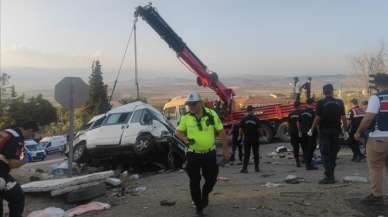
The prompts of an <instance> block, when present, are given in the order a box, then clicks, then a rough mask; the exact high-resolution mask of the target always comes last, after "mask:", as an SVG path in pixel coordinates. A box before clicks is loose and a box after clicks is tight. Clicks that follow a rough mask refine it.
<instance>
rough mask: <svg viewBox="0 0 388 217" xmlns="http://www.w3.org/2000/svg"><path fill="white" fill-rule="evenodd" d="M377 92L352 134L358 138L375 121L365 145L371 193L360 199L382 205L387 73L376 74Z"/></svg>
mask: <svg viewBox="0 0 388 217" xmlns="http://www.w3.org/2000/svg"><path fill="white" fill-rule="evenodd" d="M375 83H376V87H377V89H378V90H379V93H378V94H376V95H373V96H371V97H370V99H369V103H368V108H367V110H366V114H365V116H364V118H363V120H362V122H361V124H360V126H359V127H358V129H357V132H356V133H355V134H354V138H355V139H357V140H360V137H361V135H362V133H363V132H364V131H365V130H366V129H367V128H368V127H369V126H370V125H371V124H372V123H373V122H374V121H375V128H374V131H372V132H371V133H370V134H369V140H368V143H367V145H366V152H367V160H368V167H369V178H370V183H371V191H372V192H371V194H370V195H369V196H367V197H366V198H364V199H363V200H362V203H364V204H366V205H383V204H384V199H383V174H384V172H383V169H384V167H385V170H386V171H387V173H388V74H377V75H376V77H375Z"/></svg>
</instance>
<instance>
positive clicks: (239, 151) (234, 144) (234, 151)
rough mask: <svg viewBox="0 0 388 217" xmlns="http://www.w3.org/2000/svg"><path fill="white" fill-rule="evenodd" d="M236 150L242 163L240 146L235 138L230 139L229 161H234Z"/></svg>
mask: <svg viewBox="0 0 388 217" xmlns="http://www.w3.org/2000/svg"><path fill="white" fill-rule="evenodd" d="M237 149H238V159H239V160H240V161H242V157H243V153H242V145H241V144H240V141H239V140H238V139H237V138H233V139H232V156H231V157H230V160H231V161H234V160H235V159H234V156H235V154H236V150H237Z"/></svg>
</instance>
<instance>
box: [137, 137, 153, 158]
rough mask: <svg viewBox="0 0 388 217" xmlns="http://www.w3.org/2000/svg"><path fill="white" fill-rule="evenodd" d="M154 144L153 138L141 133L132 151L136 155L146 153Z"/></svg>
mask: <svg viewBox="0 0 388 217" xmlns="http://www.w3.org/2000/svg"><path fill="white" fill-rule="evenodd" d="M153 145H154V138H153V137H152V136H151V135H148V134H142V135H140V136H139V137H137V139H136V144H135V148H134V151H135V153H136V155H138V156H144V155H146V154H148V153H149V152H150V151H151V150H152V147H153Z"/></svg>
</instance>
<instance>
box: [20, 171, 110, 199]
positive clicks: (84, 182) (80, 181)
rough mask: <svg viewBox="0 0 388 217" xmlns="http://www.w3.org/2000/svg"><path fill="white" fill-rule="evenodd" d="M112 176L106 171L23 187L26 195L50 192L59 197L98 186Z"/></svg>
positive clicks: (31, 183) (29, 184)
mask: <svg viewBox="0 0 388 217" xmlns="http://www.w3.org/2000/svg"><path fill="white" fill-rule="evenodd" d="M111 176H113V171H105V172H99V173H93V174H89V175H84V176H77V177H72V178H61V179H51V180H45V181H36V182H30V183H27V184H24V185H22V188H23V190H24V192H26V193H31V192H50V194H51V196H57V195H61V194H65V193H69V192H71V191H75V190H79V189H82V188H86V187H90V186H93V185H98V184H99V183H101V182H104V181H105V180H106V179H107V178H109V177H111Z"/></svg>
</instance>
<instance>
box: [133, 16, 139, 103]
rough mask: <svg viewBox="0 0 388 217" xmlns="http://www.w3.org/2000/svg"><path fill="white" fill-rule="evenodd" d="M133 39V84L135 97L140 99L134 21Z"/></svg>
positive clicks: (134, 26)
mask: <svg viewBox="0 0 388 217" xmlns="http://www.w3.org/2000/svg"><path fill="white" fill-rule="evenodd" d="M133 37H134V38H133V40H134V48H135V85H136V99H137V100H139V99H140V93H139V91H140V90H139V79H138V71H137V39H136V23H135V25H133Z"/></svg>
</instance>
